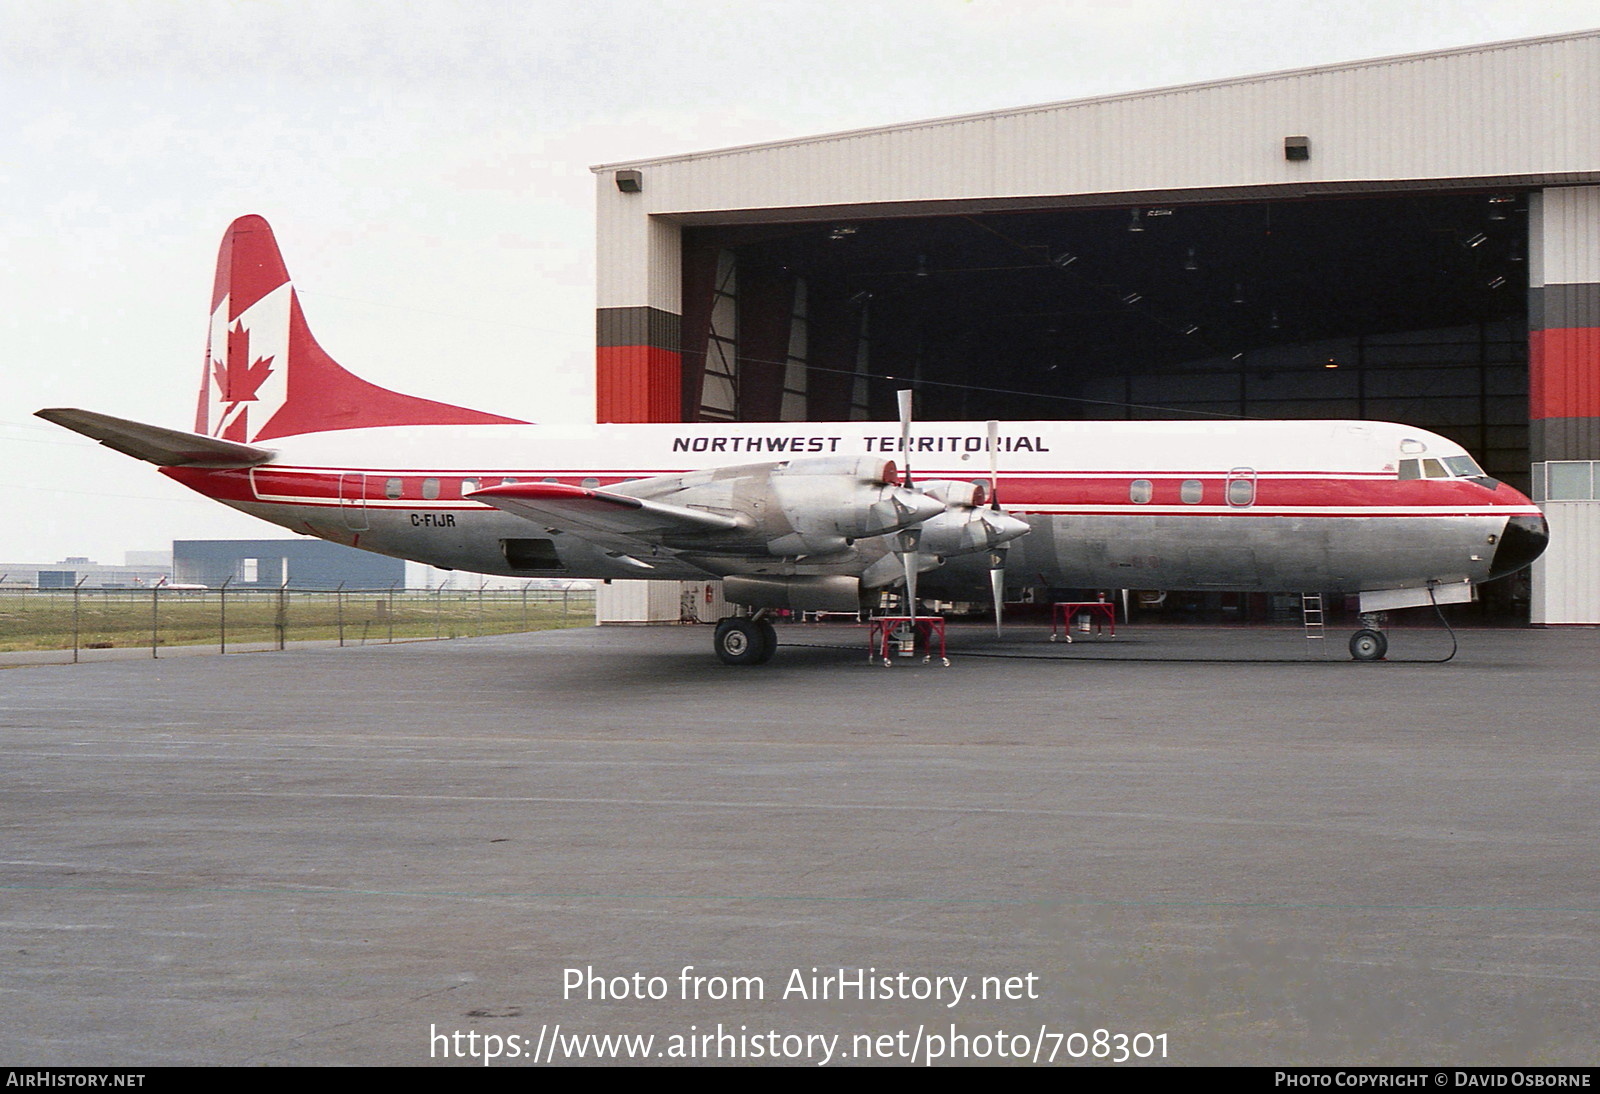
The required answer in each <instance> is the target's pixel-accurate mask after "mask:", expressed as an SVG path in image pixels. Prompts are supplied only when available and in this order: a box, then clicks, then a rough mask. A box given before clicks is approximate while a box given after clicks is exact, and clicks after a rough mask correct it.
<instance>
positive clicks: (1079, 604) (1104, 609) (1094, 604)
mask: <svg viewBox="0 0 1600 1094" xmlns="http://www.w3.org/2000/svg"><path fill="white" fill-rule="evenodd" d="M1080 615H1086V616H1092V617H1094V621H1095V633H1096V634H1099V635H1104V634H1105V633H1106V627H1107V626H1109V627H1110V628H1111V637H1112V638H1115V637H1116V636H1117V606H1116V605H1115V604H1111V603H1108V602H1107V601H1104V600H1090V601H1061V602H1059V603H1056V604H1052V605H1051V607H1050V641H1052V642H1054V641H1056V629H1057V628H1058V627H1059V628H1060V631H1061V634H1062V635H1064V636H1065V637H1066V640H1067V641H1068V642H1069V643H1070V642H1071V641H1072V621H1073V620H1074V619H1076V618H1077V617H1078V616H1080Z"/></svg>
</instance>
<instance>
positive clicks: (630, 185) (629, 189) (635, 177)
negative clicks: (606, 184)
mask: <svg viewBox="0 0 1600 1094" xmlns="http://www.w3.org/2000/svg"><path fill="white" fill-rule="evenodd" d="M616 180H617V189H618V190H621V191H622V192H623V193H624V194H637V193H638V192H639V191H641V190H643V189H644V175H643V174H642V173H640V172H638V171H618V172H617V174H616Z"/></svg>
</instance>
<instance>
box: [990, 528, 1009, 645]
mask: <svg viewBox="0 0 1600 1094" xmlns="http://www.w3.org/2000/svg"><path fill="white" fill-rule="evenodd" d="M989 591H990V592H991V593H992V594H993V595H994V636H995V637H996V638H999V637H1001V626H1000V616H1001V614H1002V613H1003V612H1004V611H1005V596H1006V552H1005V548H1003V547H1002V548H1000V549H999V550H996V551H991V552H990V553H989Z"/></svg>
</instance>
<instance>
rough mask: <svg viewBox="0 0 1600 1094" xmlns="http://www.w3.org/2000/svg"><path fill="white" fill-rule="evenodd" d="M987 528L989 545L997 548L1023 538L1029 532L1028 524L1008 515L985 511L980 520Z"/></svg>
mask: <svg viewBox="0 0 1600 1094" xmlns="http://www.w3.org/2000/svg"><path fill="white" fill-rule="evenodd" d="M980 519H981V520H982V521H983V523H984V524H986V525H988V526H989V543H990V545H991V546H997V545H999V544H1002V543H1009V542H1010V541H1012V540H1014V539H1016V538H1017V537H1018V536H1025V535H1027V534H1028V532H1029V530H1030V529H1029V527H1028V522H1027V521H1025V520H1020V519H1019V518H1017V517H1014V516H1012V515H1011V514H1010V513H1000V512H995V511H993V510H989V509H985V510H983V512H982V516H981V518H980Z"/></svg>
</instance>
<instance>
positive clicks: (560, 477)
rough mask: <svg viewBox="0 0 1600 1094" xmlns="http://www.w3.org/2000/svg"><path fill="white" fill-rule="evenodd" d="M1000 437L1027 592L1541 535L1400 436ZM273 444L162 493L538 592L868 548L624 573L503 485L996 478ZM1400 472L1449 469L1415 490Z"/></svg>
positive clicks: (332, 438) (1349, 431) (728, 433)
mask: <svg viewBox="0 0 1600 1094" xmlns="http://www.w3.org/2000/svg"><path fill="white" fill-rule="evenodd" d="M998 436H999V460H998V462H999V469H1000V470H999V497H1000V503H1001V505H1002V506H1003V507H1004V509H1005V510H1006V511H1007V512H1010V513H1012V514H1014V515H1016V516H1019V517H1021V518H1023V519H1025V520H1027V521H1028V522H1029V524H1030V525H1031V526H1032V532H1031V534H1029V535H1027V536H1024V537H1022V538H1021V539H1019V540H1017V541H1015V543H1014V545H1013V552H1014V555H1015V556H1016V557H1015V558H1014V560H1013V564H1012V566H1011V567H1010V568H1011V570H1012V572H1013V573H1015V574H1027V575H1029V583H1039V584H1046V585H1059V586H1064V587H1065V586H1072V587H1092V586H1101V585H1112V586H1122V587H1127V586H1136V587H1165V588H1196V587H1198V588H1265V589H1284V590H1293V589H1304V588H1321V589H1324V590H1327V591H1332V590H1336V589H1347V590H1359V589H1372V588H1396V587H1408V586H1420V585H1422V584H1425V583H1428V582H1445V581H1449V582H1477V581H1482V580H1486V579H1487V578H1488V577H1489V576H1490V570H1491V565H1492V561H1493V556H1494V547H1495V544H1496V542H1497V540H1498V538H1499V536H1500V534H1501V532H1502V530H1503V528H1504V525H1505V523H1506V521H1507V520H1508V519H1509V518H1513V517H1519V516H1520V517H1537V516H1538V510H1537V509H1536V508H1535V507H1534V506H1533V505H1532V503H1530V502H1529V501H1528V500H1527V499H1526V498H1525V497H1523V496H1522V495H1521V494H1519V493H1517V492H1516V491H1514V490H1511V489H1510V488H1508V487H1505V486H1503V485H1499V484H1492V483H1489V482H1488V480H1483V479H1481V478H1477V477H1468V476H1463V475H1462V474H1461V473H1460V469H1461V468H1462V467H1463V466H1467V467H1471V468H1472V471H1473V472H1475V471H1476V468H1475V467H1474V466H1472V465H1471V463H1470V460H1469V459H1467V458H1466V452H1465V450H1464V449H1462V447H1461V446H1460V445H1458V444H1456V443H1455V442H1453V441H1450V440H1448V439H1446V438H1443V437H1440V436H1438V435H1436V434H1433V433H1429V432H1427V431H1424V430H1419V429H1415V428H1412V427H1410V426H1404V425H1396V424H1392V423H1383V422H1356V421H1226V422H1209V421H1208V422H1143V421H1138V422H1135V421H1116V422H1098V421H1090V422H1050V421H1038V422H1005V423H1001V424H1000V427H999V433H998ZM269 443H270V445H271V447H273V448H274V449H276V451H277V455H276V456H275V458H274V459H273V460H272V461H271V462H269V463H266V464H263V465H261V466H258V467H255V468H251V469H248V470H229V471H200V470H197V469H182V468H178V469H169V470H168V474H170V475H172V476H173V477H175V478H178V479H180V481H185V482H187V483H189V484H190V485H191V486H193V487H194V488H195V489H198V490H201V491H202V492H204V493H206V494H208V495H210V496H213V497H217V498H218V499H219V500H223V501H226V502H228V503H229V504H233V505H236V506H237V507H239V508H242V509H244V510H246V511H248V512H252V513H255V514H256V515H258V516H262V517H264V518H266V519H268V520H272V521H274V522H275V523H279V524H282V525H283V526H285V527H289V528H292V529H294V530H296V531H300V532H306V533H310V534H314V535H319V536H323V537H325V538H329V539H335V540H338V541H341V542H347V543H352V544H353V545H356V546H361V547H364V548H367V549H372V550H379V551H383V552H385V553H389V554H398V555H403V556H404V557H408V558H413V559H417V560H419V561H424V562H429V563H432V564H434V565H441V566H453V567H456V568H461V569H471V570H478V571H484V572H497V573H524V572H528V571H526V570H525V569H521V568H518V567H517V566H508V565H507V561H506V557H505V552H506V550H507V548H506V543H507V542H513V541H518V542H522V541H531V540H534V539H539V538H540V537H546V536H549V537H552V541H553V542H554V544H555V547H554V548H553V550H554V551H555V552H556V554H557V555H559V558H560V560H561V561H560V565H559V567H544V568H543V569H541V570H540V571H539V572H546V571H548V572H560V573H565V574H571V575H573V576H587V577H659V578H684V577H697V576H705V575H706V574H708V573H710V574H714V575H718V576H720V575H722V574H726V573H772V572H776V571H778V570H782V571H783V572H786V573H791V574H793V573H807V572H833V573H838V572H847V573H848V572H859V570H860V568H861V567H862V566H864V565H866V564H867V563H869V562H870V561H871V560H872V557H873V549H870V548H869V549H866V553H865V554H864V555H860V556H858V557H853V558H852V559H843V558H834V559H830V560H818V559H804V558H801V559H787V560H780V559H772V558H760V559H754V560H750V561H748V562H744V561H740V560H739V559H734V558H727V557H721V556H715V557H713V556H708V554H707V552H705V551H703V550H702V551H697V552H693V553H685V554H684V555H683V557H681V558H679V557H676V556H675V555H674V554H673V552H671V551H659V552H657V551H654V550H651V551H650V554H651V556H652V557H650V558H649V559H648V562H647V567H645V568H641V563H640V562H639V561H638V559H639V558H643V557H644V555H645V548H648V547H650V545H648V544H641V550H640V551H638V552H632V554H634V555H636V556H638V557H637V558H632V559H620V560H619V559H618V557H617V556H618V552H617V551H616V550H615V549H614V548H613V549H612V550H610V551H609V552H607V551H597V550H595V549H593V545H591V544H587V543H585V542H582V540H581V537H577V539H576V540H575V537H573V536H571V535H563V534H562V530H561V529H556V528H546V527H541V526H539V524H537V523H535V522H533V521H530V520H526V519H521V518H518V517H515V516H512V515H510V514H508V513H505V512H501V511H500V510H498V509H495V508H493V507H491V506H489V505H486V504H484V503H483V502H482V501H474V500H472V499H471V498H470V497H464V496H463V495H470V494H471V493H472V492H473V491H474V490H477V489H480V488H484V487H490V486H496V485H499V484H501V483H503V482H506V481H507V480H510V481H514V482H556V483H561V484H565V485H568V486H573V487H585V488H590V489H601V490H610V491H612V492H614V493H620V494H632V493H638V494H640V496H646V495H648V496H653V497H657V498H659V499H661V500H666V501H670V500H671V496H670V495H661V494H651V493H650V482H651V480H656V479H659V478H662V477H670V476H676V475H682V474H684V473H687V472H695V471H705V470H710V469H715V468H731V467H736V466H737V467H744V466H748V465H752V464H775V463H782V462H785V461H791V460H801V459H810V458H817V457H841V456H844V457H876V458H884V459H892V460H894V461H895V462H896V463H897V464H898V465H899V466H900V467H901V469H902V470H904V468H905V467H906V465H907V463H909V465H910V469H911V472H912V476H913V480H914V481H915V482H916V483H924V482H927V481H929V480H934V479H954V480H961V481H973V482H981V483H984V484H985V485H987V483H988V479H989V462H990V461H989V453H988V439H987V432H986V429H985V426H984V424H983V423H974V422H922V423H918V424H917V425H916V426H915V427H914V429H913V432H912V438H911V445H910V450H909V452H902V451H901V450H900V449H901V440H900V436H899V431H898V428H897V427H895V426H892V425H888V424H885V423H878V422H827V423H731V424H722V423H719V424H629V425H595V426H529V425H473V426H407V427H384V428H373V429H350V430H339V431H330V432H324V433H316V434H305V435H299V436H292V437H285V438H281V439H279V440H277V441H274V442H269ZM1406 460H1410V461H1413V464H1412V466H1413V467H1416V466H1419V465H1420V464H1421V463H1425V462H1426V461H1438V463H1437V464H1434V465H1433V466H1434V468H1435V469H1436V470H1435V471H1430V472H1425V473H1421V475H1422V477H1417V478H1411V479H1405V478H1402V471H1401V468H1402V461H1406ZM1463 460H1466V463H1465V464H1463V463H1462V462H1461V461H1463ZM1446 462H1449V463H1451V464H1453V465H1454V466H1455V468H1456V472H1455V473H1453V474H1452V473H1448V472H1446V471H1444V470H1443V468H1444V464H1445V463H1446ZM1428 474H1433V475H1434V477H1431V478H1430V477H1427V475H1428ZM637 480H644V481H637ZM1325 518H1340V519H1338V520H1329V519H1325ZM884 549H885V548H881V547H880V548H877V549H876V553H877V554H878V555H881V554H882V553H883V550H884ZM624 553H628V552H624ZM552 557H554V556H552ZM1019 564H1020V565H1019ZM974 566H975V563H974V562H973V561H972V560H970V559H969V560H962V559H956V560H952V563H951V565H950V566H948V567H946V568H945V571H944V574H943V576H944V577H947V578H949V579H950V580H951V581H953V582H961V581H970V580H973V576H972V573H969V572H968V571H971V570H974ZM939 579H940V575H935V577H934V578H933V579H932V580H933V581H934V582H935V583H937V581H938V580H939Z"/></svg>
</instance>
